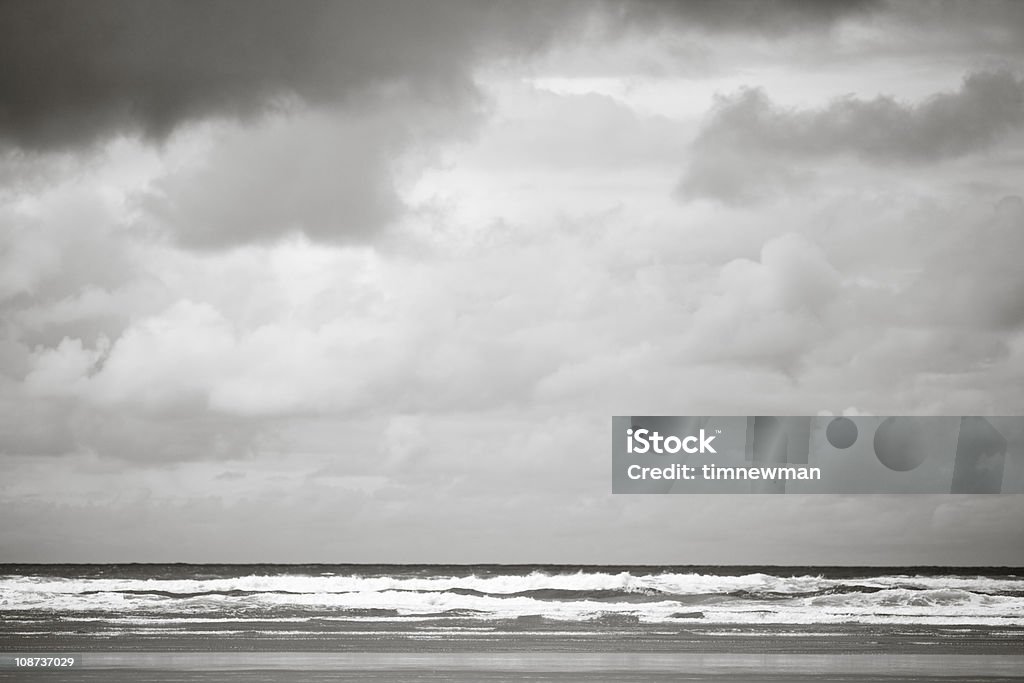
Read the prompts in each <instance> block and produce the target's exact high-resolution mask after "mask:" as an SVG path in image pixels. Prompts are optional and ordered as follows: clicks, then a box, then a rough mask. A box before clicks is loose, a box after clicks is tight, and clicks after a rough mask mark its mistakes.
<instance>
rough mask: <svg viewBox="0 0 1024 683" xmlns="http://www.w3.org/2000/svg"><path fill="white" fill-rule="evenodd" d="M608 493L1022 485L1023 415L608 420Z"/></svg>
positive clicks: (960, 489)
mask: <svg viewBox="0 0 1024 683" xmlns="http://www.w3.org/2000/svg"><path fill="white" fill-rule="evenodd" d="M612 492H613V493H846V494H850V493H1024V417H1018V416H1013V417H976V416H966V417H950V416H941V417H938V416H934V417H899V416H892V417H877V416H873V417H773V416H757V417H735V416H731V417H666V416H625V417H622V416H619V417H614V418H612Z"/></svg>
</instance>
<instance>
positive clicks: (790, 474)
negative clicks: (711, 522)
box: [626, 464, 821, 481]
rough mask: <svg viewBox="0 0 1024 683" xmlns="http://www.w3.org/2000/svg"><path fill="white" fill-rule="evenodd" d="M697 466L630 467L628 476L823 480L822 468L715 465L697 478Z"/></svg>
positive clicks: (702, 466)
mask: <svg viewBox="0 0 1024 683" xmlns="http://www.w3.org/2000/svg"><path fill="white" fill-rule="evenodd" d="M697 471H698V470H697V467H696V466H695V465H679V464H673V465H669V466H668V467H641V466H640V465H630V466H629V467H628V468H626V476H627V477H629V478H630V479H687V480H693V479H711V480H715V481H717V480H721V479H774V480H779V479H794V480H802V481H807V480H815V479H821V468H820V467H718V466H717V465H715V464H710V465H701V466H700V470H699V471H700V476H699V477H698V476H697Z"/></svg>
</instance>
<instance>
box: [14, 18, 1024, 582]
mask: <svg viewBox="0 0 1024 683" xmlns="http://www.w3.org/2000/svg"><path fill="white" fill-rule="evenodd" d="M0 63H2V64H4V68H3V69H2V70H0V520H2V523H0V562H127V561H138V562H147V561H148V562H171V561H182V562H185V561H188V562H403V563H419V562H424V563H425V562H442V563H456V562H488V563H531V562H547V563H628V564H643V563H652V564H716V563H730V564H737V563H738V564H876V565H877V564H883V565H884V564H888V565H897V564H924V565H941V564H953V565H968V564H981V565H1021V564H1024V496H1022V495H978V496H973V495H957V496H952V495H902V496H900V495H887V496H870V495H866V496H841V495H817V496H816V495H783V496H765V495H744V496H734V495H708V496H685V495H665V496H658V495H647V496H642V495H614V496H613V495H612V494H611V476H610V475H611V472H610V463H611V443H610V438H611V417H612V416H613V415H819V414H824V415H827V414H835V415H840V414H847V415H1021V414H1024V268H1021V267H1020V258H1021V257H1020V255H1021V254H1022V253H1024V200H1022V195H1024V3H1018V2H995V1H989V0H981V1H978V2H870V1H869V2H842V3H839V2H837V3H829V2H808V1H799V0H792V1H783V0H778V1H775V2H773V1H770V0H769V1H765V2H757V3H752V2H740V1H735V2H733V1H729V0H725V1H724V2H709V1H701V0H697V1H693V2H653V1H652V2H646V1H643V0H633V1H627V0H621V1H620V0H589V1H581V2H575V1H573V0H566V1H564V2H541V1H537V2H533V1H531V0H525V1H522V2H519V1H517V2H511V1H508V0H505V1H494V0H474V1H472V2H470V1H468V0H467V1H461V0H431V1H430V2H413V1H410V2H398V1H396V0H385V1H384V2H374V3H358V2H340V1H339V2H320V1H310V2H302V3H280V2H270V1H269V0H249V1H246V2H242V1H241V0H228V1H225V0H213V1H211V2H204V3H187V2H164V1H154V0H144V1H143V2H136V1H134V0H133V1H130V2H129V1H127V0H126V1H120V0H118V1H112V0H96V1H94V2H89V3H82V2H70V1H67V0H59V1H54V0H39V1H33V2H29V1H28V0H7V1H4V2H0Z"/></svg>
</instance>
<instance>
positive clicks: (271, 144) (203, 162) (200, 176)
mask: <svg viewBox="0 0 1024 683" xmlns="http://www.w3.org/2000/svg"><path fill="white" fill-rule="evenodd" d="M446 114H447V115H446ZM463 125H467V126H468V125H469V124H468V123H467V118H466V117H462V116H455V115H453V114H452V113H451V112H445V111H440V112H439V111H437V110H430V109H428V108H426V107H423V106H417V105H416V103H415V102H408V101H401V102H392V103H390V104H389V105H387V106H386V107H385V106H381V107H379V108H376V109H375V110H373V111H371V112H362V113H351V112H345V111H337V110H324V109H319V110H313V111H304V112H291V113H282V114H277V115H274V116H269V117H266V118H264V119H263V120H262V121H261V122H260V123H259V124H257V125H254V126H248V127H238V126H223V125H211V126H209V127H206V128H205V129H204V130H203V131H202V132H201V133H196V134H194V135H193V137H195V138H201V139H202V140H204V142H205V145H204V146H205V149H204V151H203V153H202V154H201V155H196V157H198V158H194V159H190V160H188V161H185V162H183V163H181V164H180V165H178V166H177V167H175V168H174V169H173V170H170V171H168V172H167V173H166V174H165V175H163V176H161V177H158V178H156V179H155V180H154V181H153V182H152V183H151V184H150V185H149V186H148V187H147V188H146V189H145V190H144V191H142V192H140V193H138V194H137V195H136V196H135V197H134V200H133V201H134V203H135V204H136V205H137V206H138V207H139V208H140V209H141V210H142V213H143V216H144V218H145V219H147V220H149V221H152V222H153V223H154V224H155V225H158V226H160V227H161V228H162V229H163V230H165V231H166V232H167V234H168V235H169V236H170V238H171V239H172V241H174V242H175V243H177V244H178V245H181V246H184V247H188V248H203V249H211V248H212V249H216V248H225V247H233V246H237V245H239V244H246V243H255V242H268V241H273V240H275V239H279V238H280V237H282V236H285V235H288V234H289V233H294V232H301V233H302V234H304V235H306V236H307V237H309V238H311V239H314V240H317V241H322V242H339V243H344V242H364V241H368V240H370V239H371V238H373V237H374V236H375V235H377V234H378V233H379V232H380V231H381V230H382V229H384V228H385V227H386V226H387V225H389V224H390V223H392V222H393V221H394V220H395V219H396V218H397V217H398V216H399V215H400V213H401V211H402V209H403V208H404V205H403V202H402V200H401V199H400V198H399V196H398V192H397V189H396V176H397V175H398V171H399V168H398V167H399V161H400V160H401V159H403V158H404V153H405V152H406V151H409V152H410V153H411V152H412V151H413V150H415V152H416V153H417V154H418V155H419V156H420V158H426V157H429V150H431V149H434V148H436V145H437V144H438V143H439V142H440V141H442V140H444V139H446V138H447V137H449V136H450V135H452V134H453V133H454V132H455V131H457V130H458V129H459V128H460V127H461V126H463Z"/></svg>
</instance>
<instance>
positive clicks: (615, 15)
mask: <svg viewBox="0 0 1024 683" xmlns="http://www.w3.org/2000/svg"><path fill="white" fill-rule="evenodd" d="M872 4H874V3H871V2H858V3H854V4H851V3H839V2H803V1H800V0H789V1H787V0H777V1H774V2H763V3H747V2H706V1H691V2H681V3H659V2H642V1H640V2H616V1H608V2H573V1H569V2H560V3H550V2H530V1H527V2H515V3H509V2H500V1H497V0H482V1H481V0H442V1H440V2H430V3H424V2H410V1H404V0H384V1H383V2H374V3H362V2H332V1H329V0H307V1H304V2H299V3H288V4H281V3H279V2H274V1H272V0H251V1H249V2H241V1H238V0H212V1H210V2H203V3H182V2H175V1H173V0H148V1H147V2H133V1H132V0H98V1H96V2H90V3H79V2H74V1H73V0H39V1H38V2H31V3H4V4H3V6H2V8H0V62H2V63H3V64H6V65H8V68H5V69H4V71H3V73H2V74H0V93H2V95H0V97H2V98H3V99H2V101H0V138H6V139H7V140H9V141H11V142H13V143H14V144H16V145H19V146H22V147H25V148H31V149H46V148H53V147H61V146H68V145H78V144H82V143H88V142H89V141H92V140H95V139H97V138H98V137H101V136H104V135H108V134H110V133H112V132H115V131H119V132H123V131H127V130H130V131H133V132H139V133H142V134H143V135H145V136H147V137H151V138H157V139H159V138H164V137H165V136H166V135H167V134H168V133H169V132H170V131H172V130H174V129H175V128H176V127H177V126H179V125H180V124H181V123H183V122H185V121H189V120H194V119H197V118H204V117H208V116H212V115H226V116H242V117H245V116H250V115H253V114H255V113H258V112H261V111H263V110H265V109H266V108H267V107H273V106H274V103H275V102H279V101H280V100H282V99H288V98H299V99H300V100H302V101H305V102H309V103H314V104H316V103H324V102H352V101H353V100H354V99H355V98H356V97H357V96H359V95H361V94H365V93H366V92H367V91H369V90H372V89H374V88H379V87H382V86H386V87H390V86H394V85H396V84H397V85H400V86H407V87H410V88H412V89H413V90H415V91H417V92H418V93H420V95H421V96H422V97H424V98H425V99H427V100H434V101H442V100H448V101H452V102H458V101H464V100H465V99H466V97H467V96H469V95H471V93H472V90H473V87H472V81H471V77H470V75H471V72H472V69H473V68H474V66H475V65H476V64H477V63H479V62H480V61H482V60H495V59H502V58H507V57H515V56H521V55H527V54H532V53H535V52H537V51H539V50H542V49H544V48H545V47H546V46H547V45H549V44H550V43H551V41H552V40H553V39H554V38H555V37H557V36H561V35H563V34H565V33H573V32H575V33H579V32H580V31H582V30H583V29H584V27H585V26H587V25H588V18H589V17H592V16H593V15H595V14H596V15H598V16H599V17H602V18H603V19H604V20H605V21H606V22H608V23H611V24H612V25H629V26H637V27H640V28H642V29H644V30H649V29H651V28H653V27H655V26H663V25H665V24H666V23H669V24H672V25H675V26H684V27H688V26H692V27H697V28H699V29H702V30H710V31H739V32H749V31H755V32H763V33H768V34H786V33H789V32H791V31H793V30H800V29H805V28H809V27H821V26H825V27H827V26H828V25H830V24H831V23H832V22H834V21H836V20H838V19H839V18H841V17H843V16H845V15H848V14H851V13H859V12H861V11H862V10H863V9H864V8H866V7H870V6H871V5H872ZM606 37H607V36H606Z"/></svg>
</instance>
